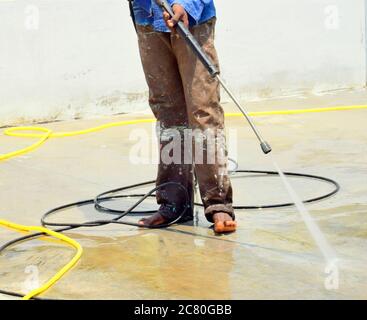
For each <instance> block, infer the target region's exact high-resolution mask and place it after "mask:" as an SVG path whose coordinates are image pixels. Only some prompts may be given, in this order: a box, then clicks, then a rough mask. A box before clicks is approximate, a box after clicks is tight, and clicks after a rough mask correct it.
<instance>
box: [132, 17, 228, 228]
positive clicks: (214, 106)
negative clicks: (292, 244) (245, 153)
mask: <svg viewBox="0 0 367 320" xmlns="http://www.w3.org/2000/svg"><path fill="white" fill-rule="evenodd" d="M215 22H216V19H215V18H213V19H211V20H209V21H207V22H205V23H203V24H201V25H198V26H195V27H193V28H192V29H191V31H192V33H193V34H194V36H195V38H196V39H197V40H198V42H199V43H200V45H201V46H202V48H203V50H204V51H205V52H206V53H207V55H208V56H209V57H210V58H211V60H212V61H213V62H214V63H215V64H216V65H217V67H218V68H219V63H218V57H217V53H216V50H215V47H214V30H215ZM137 31H138V39H139V49H140V56H141V61H142V64H143V69H144V73H145V77H146V81H147V84H148V86H149V104H150V107H151V109H152V112H153V113H154V115H155V117H156V118H157V121H158V122H157V123H158V124H157V131H158V138H159V142H160V151H161V152H160V154H161V156H160V164H159V167H158V177H157V181H156V183H157V185H160V184H164V183H167V182H175V183H179V184H181V185H182V186H184V187H185V188H187V190H188V193H189V196H190V197H192V190H193V168H194V171H195V173H196V176H197V180H198V184H199V188H200V194H201V198H202V201H203V204H204V208H205V215H206V217H207V219H208V220H209V221H211V222H212V221H213V219H212V215H213V214H214V213H216V212H227V213H229V214H230V215H232V216H233V217H234V214H233V208H232V187H231V183H230V180H229V177H228V171H227V149H226V143H225V136H224V133H223V131H224V113H223V109H222V107H221V106H220V88H219V83H218V81H217V80H216V79H215V78H212V77H211V76H210V74H209V73H208V71H207V70H206V69H205V67H204V66H203V65H202V63H201V62H200V61H199V60H198V58H197V57H196V56H195V54H193V53H192V51H191V50H190V49H189V47H188V46H187V44H186V43H185V41H184V40H183V39H182V38H181V37H179V36H178V35H177V34H170V33H164V32H155V31H154V30H153V28H152V27H151V26H139V25H138V26H137ZM187 128H190V129H192V130H194V129H196V132H197V131H198V130H199V131H201V132H205V131H206V130H207V129H209V131H210V132H211V133H214V138H211V139H205V136H204V135H203V136H204V138H203V140H204V144H203V149H204V155H203V157H202V160H203V161H199V163H198V161H194V160H193V161H192V162H190V161H188V159H189V158H190V157H191V159H192V158H193V156H192V150H194V152H193V153H195V151H196V149H195V148H194V147H193V148H190V147H189V145H190V143H186V144H185V143H184V135H185V133H184V132H185V131H186V130H185V129H187ZM178 132H179V135H180V137H179V139H176V138H177V133H178ZM186 135H187V134H186ZM211 136H213V135H211ZM195 137H196V138H195V139H196V140H197V139H199V138H197V135H195ZM195 139H193V140H194V141H196V140H195ZM209 140H210V141H209ZM172 141H173V143H175V144H176V147H177V144H179V143H181V146H179V149H180V151H181V154H180V159H181V161H172V163H168V162H167V161H166V160H165V161H163V160H162V150H163V149H164V148H165V147H166V146H167V144H172ZM193 144H195V143H191V145H193ZM213 144H215V145H216V147H217V149H216V150H217V151H216V156H217V157H216V158H215V159H216V160H215V162H214V163H213V161H209V160H208V158H209V157H207V156H206V155H205V151H206V150H207V149H209V148H210V146H211V145H213ZM173 148H175V147H173ZM211 150H212V149H211ZM176 158H177V157H176ZM218 159H219V160H218ZM223 160H224V161H223ZM193 162H195V163H194V164H193ZM157 202H158V204H160V205H161V207H160V213H161V214H162V215H163V216H165V217H166V218H168V219H173V218H175V217H177V214H179V213H180V212H179V211H181V210H182V206H184V205H185V203H186V199H185V192H183V190H182V189H181V188H178V187H177V185H168V186H167V187H166V188H162V189H161V190H158V192H157ZM181 212H182V211H181Z"/></svg>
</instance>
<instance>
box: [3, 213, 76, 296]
mask: <svg viewBox="0 0 367 320" xmlns="http://www.w3.org/2000/svg"><path fill="white" fill-rule="evenodd" d="M0 225H2V226H5V227H8V228H11V229H14V230H17V231H27V232H30V231H36V232H42V233H45V234H48V235H49V236H52V237H54V238H57V239H59V240H61V241H63V242H65V243H67V244H68V245H70V246H71V247H73V248H75V249H76V251H77V252H76V254H75V255H74V257H73V258H72V259H71V260H70V262H69V263H67V264H66V265H65V266H64V267H63V268H62V269H60V271H58V272H57V273H56V274H55V275H54V276H53V277H52V278H51V279H50V280H48V281H47V282H46V283H45V284H44V285H42V286H41V287H39V288H37V289H35V290H32V291H31V292H29V293H28V294H27V295H25V296H24V297H23V300H29V299H31V298H33V297H35V296H37V295H39V294H41V293H43V292H45V291H46V290H48V289H49V288H50V287H51V286H53V285H54V284H55V283H56V282H57V281H59V280H60V279H61V278H62V277H63V276H64V275H65V273H67V272H68V271H69V270H70V269H71V268H73V267H74V265H75V264H76V263H77V262H78V261H79V259H80V257H81V256H82V253H83V248H82V246H81V245H80V244H79V243H78V242H76V241H75V240H73V239H71V238H69V237H67V236H65V235H63V234H61V233H58V232H55V231H52V230H50V229H47V228H44V227H38V226H23V225H20V224H17V223H12V222H9V221H6V220H0Z"/></svg>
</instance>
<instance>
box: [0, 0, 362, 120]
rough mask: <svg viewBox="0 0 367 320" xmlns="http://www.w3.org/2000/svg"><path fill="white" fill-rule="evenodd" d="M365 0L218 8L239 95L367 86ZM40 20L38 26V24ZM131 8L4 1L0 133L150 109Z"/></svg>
mask: <svg viewBox="0 0 367 320" xmlns="http://www.w3.org/2000/svg"><path fill="white" fill-rule="evenodd" d="M366 2H367V1H366V0H332V1H329V0H297V1H294V0H257V1H253V0H217V1H216V4H217V8H218V26H217V46H218V51H219V55H220V58H221V64H222V72H223V75H224V77H225V78H226V80H227V81H228V83H229V84H230V85H231V86H232V87H233V88H234V90H235V91H236V92H237V93H238V94H240V95H241V96H242V97H245V98H248V99H258V98H268V97H274V96H280V95H288V94H295V93H303V92H321V91H327V90H334V89H339V88H353V87H362V86H364V85H365V84H366V69H367V68H366V62H367V58H366V20H365V7H366ZM37 15H38V19H37ZM146 91H147V88H146V85H145V82H144V77H143V73H142V69H141V66H140V63H139V57H138V51H137V45H136V38H135V33H134V30H133V27H132V25H131V21H130V18H129V13H128V6H127V2H126V0H33V1H30V0H27V1H26V0H0V125H4V124H9V123H16V122H20V121H23V120H25V121H29V120H32V119H36V120H51V119H56V118H57V119H66V118H73V117H81V116H82V117H85V116H91V115H96V114H111V113H119V112H130V111H132V110H141V109H142V108H146V107H147V104H146Z"/></svg>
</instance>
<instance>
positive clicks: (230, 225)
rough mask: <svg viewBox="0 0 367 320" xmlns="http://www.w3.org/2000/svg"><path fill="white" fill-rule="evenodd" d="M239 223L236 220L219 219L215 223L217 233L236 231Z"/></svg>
mask: <svg viewBox="0 0 367 320" xmlns="http://www.w3.org/2000/svg"><path fill="white" fill-rule="evenodd" d="M236 228H237V223H236V222H235V221H224V222H223V221H218V222H216V223H215V224H214V231H215V232H216V233H226V232H234V231H236Z"/></svg>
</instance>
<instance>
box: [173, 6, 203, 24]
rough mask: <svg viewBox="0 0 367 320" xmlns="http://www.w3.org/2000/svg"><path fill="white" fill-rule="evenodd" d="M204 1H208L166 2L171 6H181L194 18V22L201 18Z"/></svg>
mask: <svg viewBox="0 0 367 320" xmlns="http://www.w3.org/2000/svg"><path fill="white" fill-rule="evenodd" d="M206 2H208V0H168V3H169V4H170V5H171V6H172V5H174V4H179V5H181V6H183V7H184V8H185V10H186V12H187V13H188V14H189V15H190V16H191V17H192V18H193V19H194V20H195V22H196V23H197V22H198V21H199V20H200V18H201V14H202V13H203V10H204V5H205V3H206Z"/></svg>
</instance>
